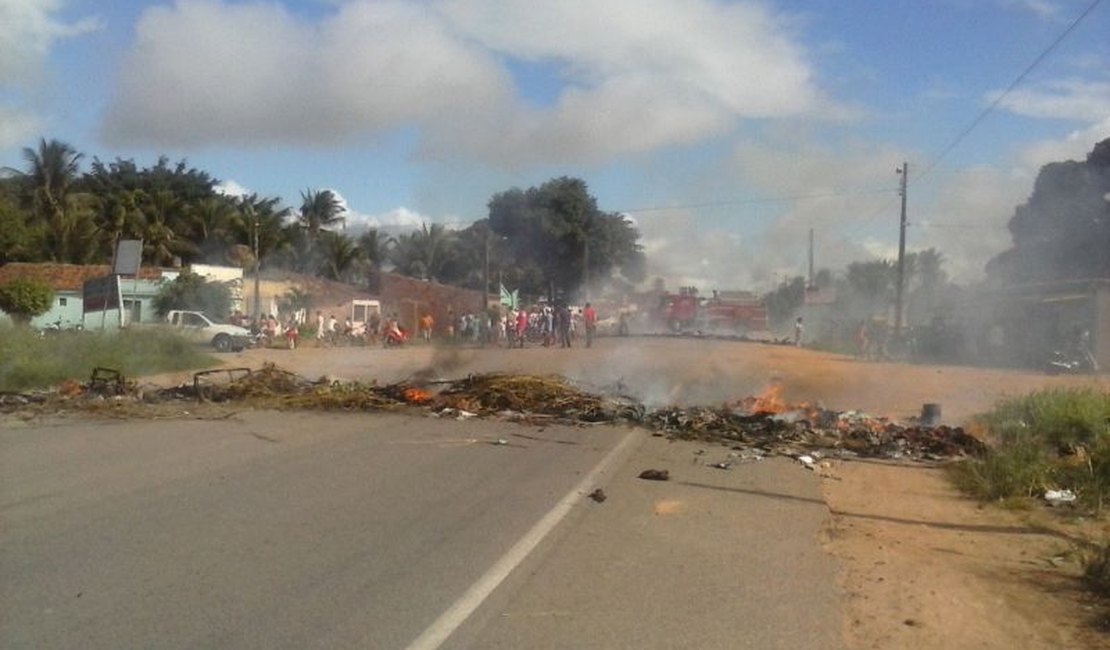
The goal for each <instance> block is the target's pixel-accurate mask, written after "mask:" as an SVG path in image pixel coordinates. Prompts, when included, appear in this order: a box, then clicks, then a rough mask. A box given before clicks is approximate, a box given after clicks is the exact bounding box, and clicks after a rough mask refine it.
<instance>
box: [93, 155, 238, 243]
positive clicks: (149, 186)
mask: <svg viewBox="0 0 1110 650" xmlns="http://www.w3.org/2000/svg"><path fill="white" fill-rule="evenodd" d="M81 186H82V187H83V188H85V189H86V191H87V192H88V193H89V194H91V195H92V196H93V197H95V210H94V212H95V221H96V225H97V227H98V228H99V229H100V232H101V238H100V242H99V246H100V251H101V253H100V254H101V256H102V258H103V259H110V258H111V255H112V248H113V246H114V245H115V242H116V241H117V240H119V239H142V240H143V258H144V260H145V261H146V262H147V263H149V264H169V263H171V262H173V261H174V260H175V258H180V259H181V261H182V262H192V261H199V260H200V259H204V258H206V259H212V260H217V259H222V258H223V257H224V256H225V255H226V251H227V248H228V247H230V246H231V245H233V244H234V243H235V242H233V241H230V239H231V237H230V235H229V232H228V229H229V226H230V224H229V221H228V219H229V217H230V210H229V205H228V204H230V203H231V202H232V200H231V199H229V198H227V197H224V196H222V195H220V194H219V193H217V192H216V190H215V186H216V181H215V179H213V178H212V177H211V176H209V175H208V173H206V172H204V171H200V170H197V169H195V168H191V167H189V166H188V164H187V163H186V162H185V161H184V160H182V161H180V162H178V163H176V164H171V163H170V162H169V159H167V158H166V157H165V156H163V157H161V158H159V159H158V162H157V163H156V164H155V165H153V166H151V167H146V168H140V167H138V166H137V165H136V164H135V162H134V161H133V160H124V159H118V158H117V159H116V160H115V161H113V162H109V163H105V162H102V161H101V160H99V159H95V158H94V159H93V163H92V165H91V169H90V170H89V172H88V173H87V174H85V176H84V177H83V178H82V180H81Z"/></svg>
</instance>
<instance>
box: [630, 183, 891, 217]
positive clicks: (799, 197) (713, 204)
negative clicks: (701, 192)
mask: <svg viewBox="0 0 1110 650" xmlns="http://www.w3.org/2000/svg"><path fill="white" fill-rule="evenodd" d="M890 191H891V190H890V189H889V188H883V189H869V190H862V189H861V190H852V191H843V192H820V193H813V194H794V195H786V196H772V197H764V198H750V199H729V200H725V201H710V202H706V203H686V204H679V205H656V206H649V207H643V208H629V209H624V210H617V212H627V213H629V214H631V213H635V212H662V211H664V210H692V209H695V208H718V207H724V206H729V205H759V204H764V203H790V202H793V201H806V200H813V199H828V198H838V197H851V196H863V195H868V194H888V193H890Z"/></svg>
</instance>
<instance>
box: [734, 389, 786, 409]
mask: <svg viewBox="0 0 1110 650" xmlns="http://www.w3.org/2000/svg"><path fill="white" fill-rule="evenodd" d="M741 405H742V406H743V407H744V408H745V409H746V410H747V411H748V412H749V413H752V414H754V415H760V414H764V415H773V414H775V413H782V412H784V411H786V410H787V405H786V402H784V401H783V399H782V384H771V385H770V386H768V387H767V389H766V390H764V391H763V392H762V393H760V394H758V395H755V396H753V397H748V398H747V399H744V400H743V401H742V402H741Z"/></svg>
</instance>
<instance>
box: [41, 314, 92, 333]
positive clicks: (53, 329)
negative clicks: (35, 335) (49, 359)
mask: <svg viewBox="0 0 1110 650" xmlns="http://www.w3.org/2000/svg"><path fill="white" fill-rule="evenodd" d="M83 331H85V326H84V325H82V324H81V323H75V324H72V325H69V324H66V325H63V324H62V319H61V318H59V319H58V320H56V321H54V322H53V323H47V324H46V325H45V326H43V328H42V329H41V330H39V336H40V337H47V336H54V335H55V334H61V333H63V332H83Z"/></svg>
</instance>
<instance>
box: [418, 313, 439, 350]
mask: <svg viewBox="0 0 1110 650" xmlns="http://www.w3.org/2000/svg"><path fill="white" fill-rule="evenodd" d="M435 326H436V322H435V319H433V318H432V315H431V314H430V313H428V312H424V315H423V316H421V317H420V336H421V337H422V338H423V339H424V342H425V343H431V342H432V328H434V327H435Z"/></svg>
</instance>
